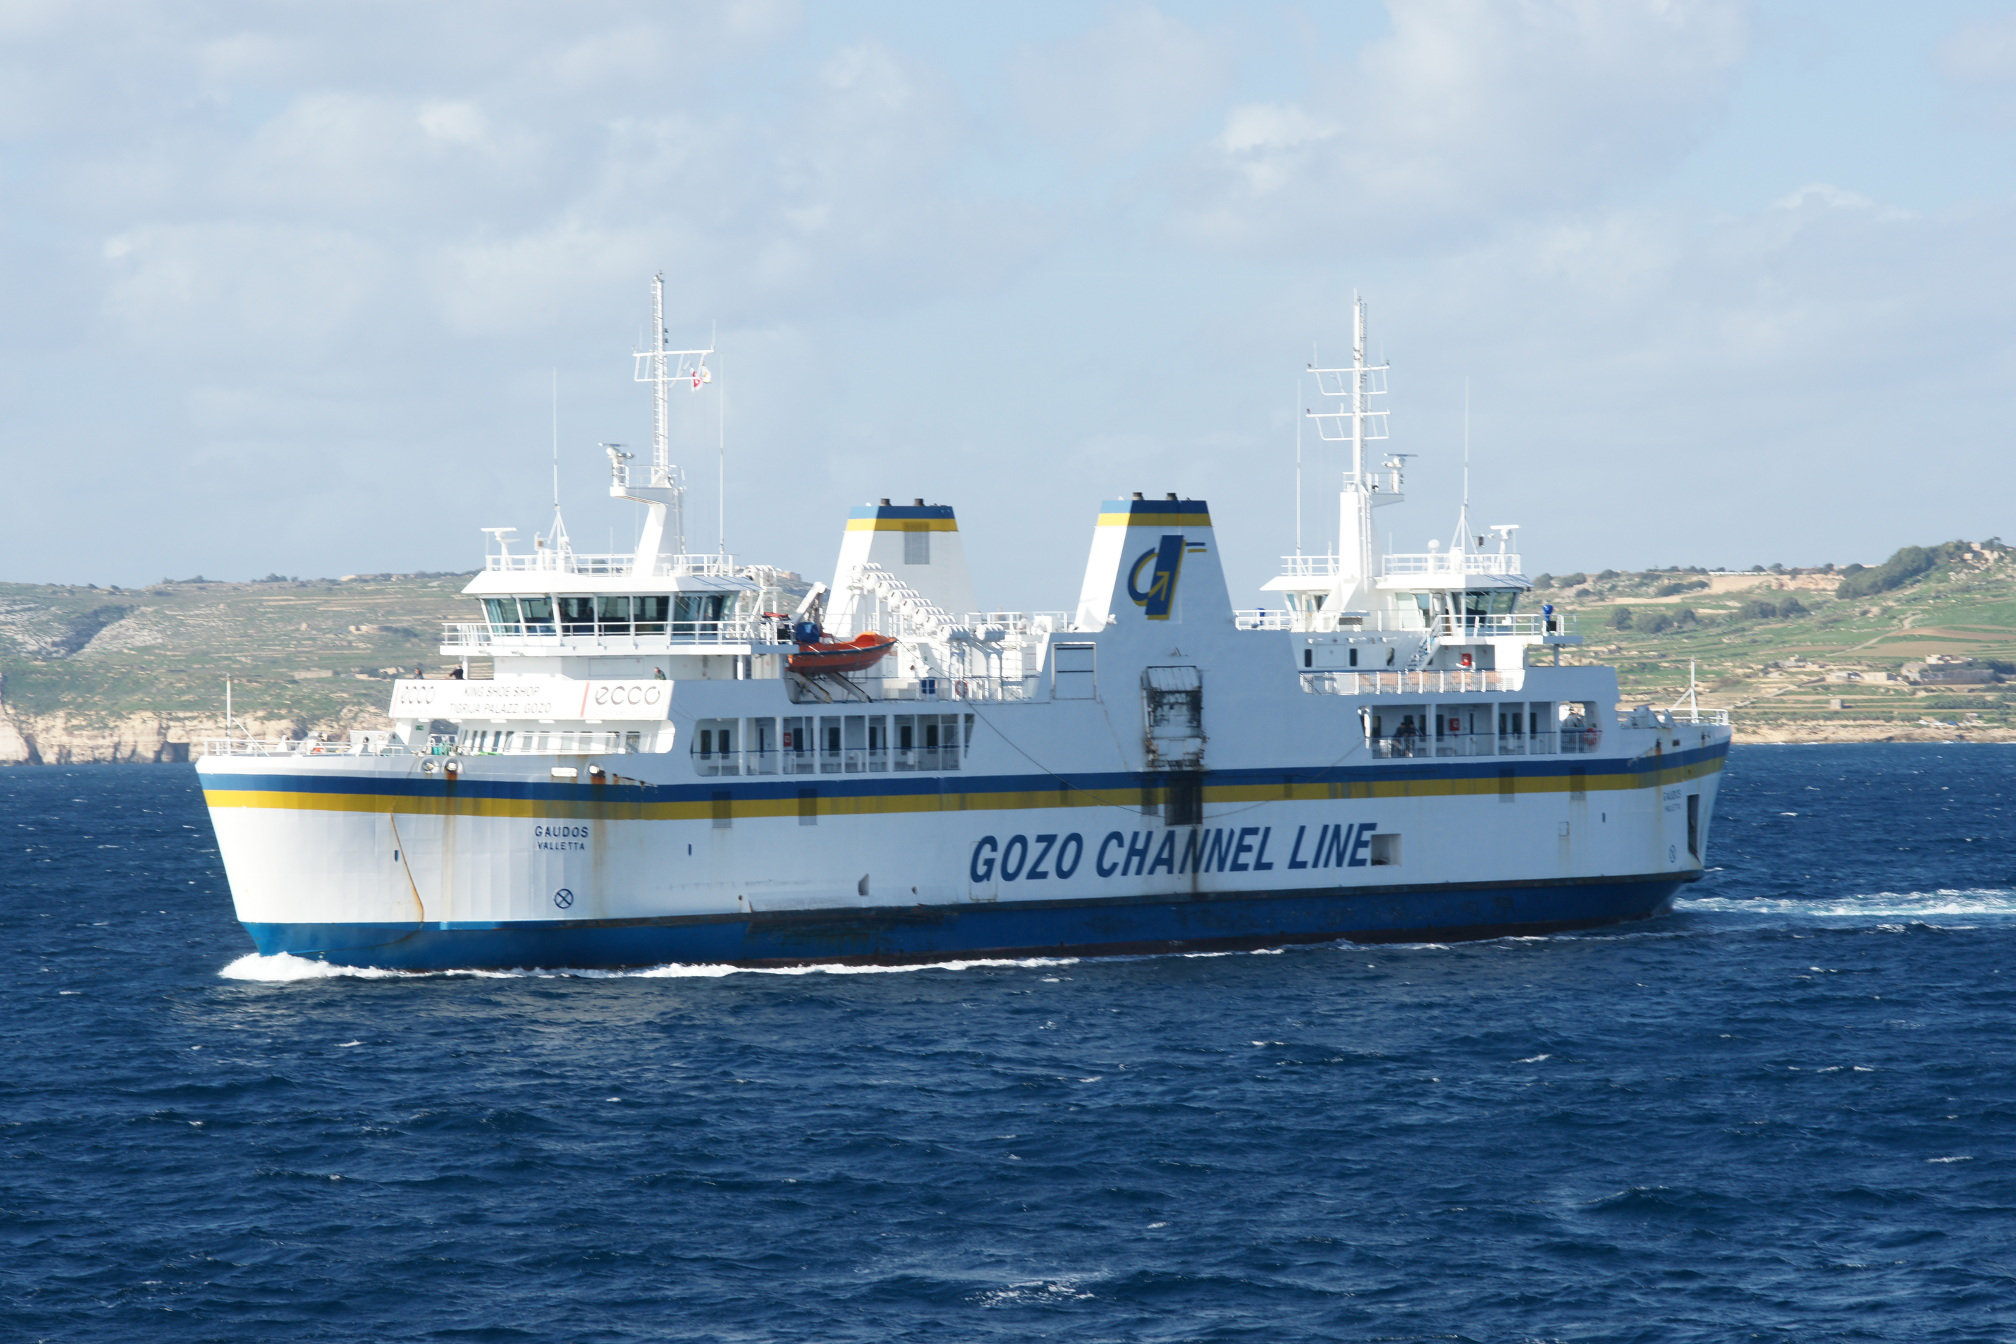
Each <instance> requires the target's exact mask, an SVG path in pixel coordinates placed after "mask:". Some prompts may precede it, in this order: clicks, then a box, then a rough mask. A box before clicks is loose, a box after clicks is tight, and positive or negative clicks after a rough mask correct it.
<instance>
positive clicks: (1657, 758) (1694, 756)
mask: <svg viewBox="0 0 2016 1344" xmlns="http://www.w3.org/2000/svg"><path fill="white" fill-rule="evenodd" d="M1728 750H1729V748H1728V744H1727V743H1717V744H1715V745H1713V746H1708V747H1698V748H1694V749H1692V750H1688V751H1673V752H1666V753H1662V754H1658V755H1653V756H1638V757H1632V758H1628V759H1625V758H1617V757H1608V758H1600V759H1599V758H1596V757H1586V756H1585V757H1575V758H1563V757H1554V758H1551V759H1548V760H1544V761H1530V760H1527V759H1524V758H1521V757H1505V756H1494V757H1483V758H1474V759H1466V760H1462V761H1450V762H1446V763H1445V762H1442V761H1427V760H1424V761H1400V762H1385V761H1382V762H1378V763H1374V764H1366V765H1351V766H1319V767H1311V768H1308V769H1288V770H1283V769H1264V770H1208V771H1206V772H1205V774H1204V780H1203V784H1204V787H1205V788H1206V789H1212V788H1244V787H1253V786H1263V787H1264V786H1293V785H1298V784H1302V785H1312V784H1313V785H1326V784H1382V783H1405V782H1409V781H1431V780H1432V781H1447V780H1478V781H1482V780H1493V781H1495V780H1498V779H1501V778H1503V777H1504V776H1505V775H1506V774H1507V773H1509V774H1510V775H1511V777H1512V778H1513V779H1514V780H1526V779H1566V778H1568V777H1569V776H1571V775H1573V774H1576V773H1577V772H1580V773H1583V774H1586V775H1590V776H1596V775H1626V776H1641V777H1642V776H1656V775H1659V774H1663V773H1665V772H1667V771H1675V770H1687V769H1690V768H1692V767H1696V766H1701V765H1704V764H1708V763H1710V762H1719V761H1721V760H1722V758H1723V757H1724V756H1726V755H1727V754H1728ZM341 759H342V758H341V757H332V758H331V760H332V762H333V761H336V760H341ZM598 759H605V760H620V759H621V758H620V757H603V758H598ZM199 769H200V771H201V773H202V777H203V787H204V788H205V789H206V790H210V791H225V790H229V791H236V792H246V793H258V792H274V793H310V794H312V793H331V794H371V795H373V796H382V797H416V798H439V797H442V796H444V795H448V794H453V795H454V796H457V797H461V798H499V799H525V800H533V801H542V800H550V801H553V802H567V803H573V802H579V801H580V800H581V799H582V798H583V796H584V795H587V794H589V793H591V791H595V792H599V790H600V789H602V788H604V787H606V788H608V789H610V790H611V793H610V794H609V795H608V796H609V797H611V798H612V799H617V798H622V799H627V798H632V797H635V796H636V795H634V794H632V793H631V792H630V790H631V789H632V788H637V787H639V786H637V785H632V784H625V785H612V786H591V785H588V784H583V783H563V784H552V783H546V782H543V781H541V782H533V781H520V780H486V779H467V780H459V781H455V782H453V783H450V782H447V781H445V780H443V779H441V778H440V777H438V776H434V777H426V778H420V779H409V778H390V777H387V776H383V775H376V774H370V773H361V772H352V771H343V772H341V773H337V772H333V771H332V772H320V771H318V772H316V773H313V774H284V775H282V774H263V773H262V774H246V773H233V772H232V771H231V770H230V769H229V767H228V766H226V765H225V764H224V763H223V762H222V761H219V762H217V763H216V764H215V765H212V764H210V763H209V762H208V761H206V762H204V763H203V765H202V766H200V767H199ZM1167 783H1168V776H1167V775H1163V774H1156V773H1152V772H1143V771H1107V772H1099V773H1091V772H1077V773H1064V774H1020V775H968V774H963V773H959V772H951V773H930V772H919V773H917V774H903V775H877V776H873V777H869V778H863V777H861V776H858V775H856V776H847V775H825V774H818V775H784V776H764V777H762V779H761V781H760V782H754V781H751V780H750V779H749V777H748V776H746V775H745V776H721V777H719V778H714V779H704V780H701V781H700V782H698V783H695V784H658V785H652V784H645V785H642V786H641V788H642V791H643V795H644V797H645V798H646V799H647V800H648V801H651V802H675V803H676V802H694V803H706V802H710V801H712V800H714V799H715V798H716V796H717V795H719V794H722V793H726V794H727V795H728V796H729V797H730V798H731V799H733V800H735V801H745V800H747V801H755V800H759V799H767V800H779V801H781V800H795V799H796V798H797V797H798V795H799V791H800V790H801V789H805V788H808V787H816V788H817V789H818V790H819V793H820V796H821V797H826V798H876V797H903V796H914V795H919V794H934V795H935V794H938V793H961V794H973V793H1021V792H1031V791H1055V790H1064V791H1082V792H1085V793H1113V792H1119V791H1127V790H1135V789H1142V788H1158V787H1161V786H1163V785H1165V784H1167Z"/></svg>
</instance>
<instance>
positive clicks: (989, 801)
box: [203, 760, 1722, 821]
mask: <svg viewBox="0 0 2016 1344" xmlns="http://www.w3.org/2000/svg"><path fill="white" fill-rule="evenodd" d="M1721 768H1722V762H1721V761H1720V760H1712V761H1698V762H1695V763H1694V764H1692V765H1685V766H1676V767H1674V768H1673V769H1670V770H1649V771H1631V772H1624V771H1619V772H1616V773H1612V774H1593V773H1592V774H1590V775H1588V776H1586V777H1585V778H1584V779H1582V780H1581V781H1579V782H1580V783H1581V785H1582V786H1583V788H1584V789H1585V790H1586V791H1587V792H1589V793H1592V794H1593V793H1618V792H1624V791H1628V790H1633V789H1654V788H1665V787H1669V786H1671V785H1675V784H1682V783H1685V782H1687V781H1688V780H1692V779H1699V778H1701V777H1702V776H1704V775H1710V774H1714V773H1715V772H1717V771H1719V770H1720V769H1721ZM808 778H811V779H817V778H819V776H810V777H808ZM1577 782H1578V781H1576V780H1575V779H1574V778H1572V777H1571V776H1569V775H1567V774H1565V773H1564V774H1558V775H1539V776H1514V777H1513V778H1512V779H1511V780H1509V781H1506V780H1499V779H1496V778H1492V777H1488V776H1487V777H1483V778H1472V779H1407V778H1404V777H1402V778H1391V777H1388V778H1384V779H1376V780H1365V781H1362V782H1350V781H1338V782H1335V783H1327V782H1326V783H1313V784H1312V783H1294V782H1288V783H1281V784H1218V785H1211V786H1208V787H1206V788H1205V790H1204V801H1205V802H1206V803H1215V804H1219V805H1221V806H1222V805H1241V804H1244V805H1253V804H1258V803H1278V802H1290V803H1313V802H1326V801H1333V800H1338V799H1378V798H1454V797H1496V796H1499V795H1500V794H1502V793H1504V792H1506V791H1507V790H1506V785H1507V784H1508V783H1509V784H1510V786H1511V787H1510V790H1509V791H1510V792H1511V793H1514V794H1536V795H1537V794H1560V793H1568V792H1570V791H1571V790H1572V789H1573V788H1574V787H1575V785H1576V783H1577ZM596 792H597V793H598V794H601V795H602V796H599V797H597V796H584V797H581V798H578V799H574V798H471V797H453V796H450V795H448V794H445V793H443V794H436V795H433V796H429V797H415V796H412V795H408V794H379V793H306V792H302V793H291V792H281V791H277V790H266V789H211V790H206V791H205V792H204V795H203V797H204V801H205V802H206V803H208V804H209V805H210V806H211V807H212V808H227V807H229V808H271V809H279V810H281V811H294V812H368V813H373V814H379V813H386V812H395V813H401V814H410V815H415V816H458V817H506V818H510V817H516V818H523V819H527V820H530V819H535V818H537V819H547V818H555V817H558V818H569V819H581V820H599V821H707V820H710V819H720V818H723V817H727V818H731V819H732V818H736V817H748V818H757V817H798V816H801V815H805V813H804V812H802V811H801V808H809V809H811V812H812V814H813V815H816V816H822V817H849V816H882V815H894V814H900V813H914V812H1013V811H1025V810H1032V809H1043V808H1065V807H1125V808H1131V809H1139V808H1140V807H1141V806H1142V805H1143V804H1144V803H1158V804H1159V803H1164V802H1167V801H1168V797H1167V791H1166V790H1164V789H1161V788H1153V787H1151V788H1146V789H1027V790H1014V791H1000V792H988V793H944V794H941V793H935V792H933V793H899V794H879V795H876V794H871V795H867V796H861V797H851V796H847V795H838V796H832V795H822V796H819V797H816V798H812V799H804V800H801V799H798V798H731V799H727V800H723V801H718V802H717V801H712V800H708V799H687V800H681V801H678V802H643V801H638V802H627V801H625V800H624V799H623V798H622V797H621V792H622V789H621V786H616V787H614V788H610V789H606V790H604V789H597V790H596Z"/></svg>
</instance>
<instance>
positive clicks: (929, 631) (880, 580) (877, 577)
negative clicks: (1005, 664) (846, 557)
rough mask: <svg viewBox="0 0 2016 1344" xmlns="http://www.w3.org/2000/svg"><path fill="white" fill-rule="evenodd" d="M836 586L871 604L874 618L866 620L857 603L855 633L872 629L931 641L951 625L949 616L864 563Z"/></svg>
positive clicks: (899, 583) (899, 581)
mask: <svg viewBox="0 0 2016 1344" xmlns="http://www.w3.org/2000/svg"><path fill="white" fill-rule="evenodd" d="M835 586H836V587H838V588H842V589H849V588H851V589H852V590H853V591H854V592H856V593H858V594H860V595H861V596H863V597H867V598H870V599H872V601H873V603H874V607H875V612H874V615H873V616H872V617H867V619H865V620H864V616H867V613H864V612H863V611H862V609H861V604H860V603H859V602H858V601H857V602H856V603H855V606H854V609H853V612H852V617H853V628H854V632H855V633H859V632H861V631H865V630H870V629H873V630H875V631H876V632H877V633H878V634H885V635H898V636H908V637H911V638H922V639H932V638H935V637H936V636H937V635H939V634H940V633H941V632H943V631H944V630H945V629H946V628H947V627H948V626H950V625H952V623H953V622H952V615H951V613H950V612H948V611H946V610H945V609H944V608H943V607H941V606H939V605H938V604H937V603H936V602H933V601H931V600H930V599H929V598H927V597H925V596H924V594H922V593H920V592H918V591H917V590H916V589H915V588H912V587H911V586H910V585H909V584H907V583H905V582H903V580H901V579H899V578H897V577H896V576H895V575H894V574H891V573H890V572H889V571H888V570H886V569H884V568H882V566H880V565H878V564H874V563H873V562H869V563H864V564H863V565H862V566H861V567H860V568H859V569H857V570H855V571H854V572H853V573H852V574H850V575H848V576H847V578H846V579H845V580H844V581H843V582H840V583H838V584H836V585H835ZM871 621H872V622H873V623H872V624H870V622H871Z"/></svg>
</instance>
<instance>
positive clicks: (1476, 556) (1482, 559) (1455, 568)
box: [1379, 551, 1519, 577]
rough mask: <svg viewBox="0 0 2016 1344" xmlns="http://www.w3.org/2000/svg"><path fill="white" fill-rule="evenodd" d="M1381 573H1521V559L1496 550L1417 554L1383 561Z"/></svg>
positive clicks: (1395, 556) (1396, 556) (1397, 574)
mask: <svg viewBox="0 0 2016 1344" xmlns="http://www.w3.org/2000/svg"><path fill="white" fill-rule="evenodd" d="M1379 572H1380V573H1381V574H1385V575H1390V576H1396V577H1397V576H1399V575H1403V574H1448V575H1463V574H1517V573H1519V557H1518V556H1516V555H1510V554H1503V555H1501V554H1499V553H1498V552H1495V551H1481V552H1480V551H1417V552H1413V553H1410V554H1399V555H1385V556H1381V557H1380V558H1379Z"/></svg>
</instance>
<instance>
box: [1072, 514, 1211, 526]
mask: <svg viewBox="0 0 2016 1344" xmlns="http://www.w3.org/2000/svg"><path fill="white" fill-rule="evenodd" d="M1099 526H1101V527H1209V526H1211V515H1210V514H1208V513H1102V514H1100V515H1099Z"/></svg>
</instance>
